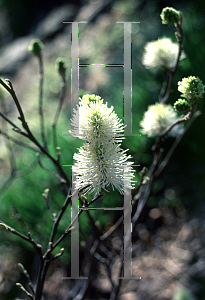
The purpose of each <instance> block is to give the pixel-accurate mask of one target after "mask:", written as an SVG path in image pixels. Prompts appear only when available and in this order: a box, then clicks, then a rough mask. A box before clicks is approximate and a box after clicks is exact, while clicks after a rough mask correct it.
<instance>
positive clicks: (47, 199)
mask: <svg viewBox="0 0 205 300" xmlns="http://www.w3.org/2000/svg"><path fill="white" fill-rule="evenodd" d="M42 196H43V198H44V200H45V202H46V206H47V208H48V210H49V211H50V213H51V215H52V217H53V222H56V213H54V212H53V211H52V209H51V207H50V201H49V189H45V191H44V193H43V194H42Z"/></svg>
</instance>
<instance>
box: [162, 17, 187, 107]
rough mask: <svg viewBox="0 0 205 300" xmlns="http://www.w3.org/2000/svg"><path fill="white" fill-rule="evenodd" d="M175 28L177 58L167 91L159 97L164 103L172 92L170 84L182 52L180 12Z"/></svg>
mask: <svg viewBox="0 0 205 300" xmlns="http://www.w3.org/2000/svg"><path fill="white" fill-rule="evenodd" d="M176 28H177V30H178V32H176V33H175V35H176V38H177V40H178V44H179V50H178V55H177V60H176V63H175V66H174V69H173V70H172V71H170V77H169V84H168V88H167V93H166V94H165V96H164V97H163V98H162V99H161V101H160V103H166V102H167V101H168V100H169V97H170V95H171V93H172V85H173V79H174V75H175V73H176V70H177V67H178V65H179V59H180V56H181V53H182V42H183V30H182V14H181V13H180V18H179V22H178V24H177V25H176Z"/></svg>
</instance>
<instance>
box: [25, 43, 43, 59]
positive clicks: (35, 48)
mask: <svg viewBox="0 0 205 300" xmlns="http://www.w3.org/2000/svg"><path fill="white" fill-rule="evenodd" d="M43 48H44V45H43V43H42V42H41V41H40V40H39V39H33V40H31V42H30V45H29V47H28V50H29V51H30V52H31V53H33V54H34V55H36V56H39V55H40V54H41V52H42V50H43Z"/></svg>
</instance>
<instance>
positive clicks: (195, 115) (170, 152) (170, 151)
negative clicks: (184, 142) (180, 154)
mask: <svg viewBox="0 0 205 300" xmlns="http://www.w3.org/2000/svg"><path fill="white" fill-rule="evenodd" d="M200 115H201V112H200V111H197V112H195V114H194V115H193V117H192V118H191V120H190V121H189V123H188V124H187V125H186V127H185V128H184V129H183V130H182V132H181V133H180V134H179V135H178V136H177V138H176V140H175V142H174V144H173V145H172V147H171V148H170V150H169V152H168V153H167V155H166V157H165V158H164V160H163V162H162V163H161V165H160V166H159V168H158V169H157V171H156V172H155V177H158V176H159V175H160V174H161V172H162V171H163V170H164V168H165V167H166V165H167V164H168V162H169V160H170V158H171V156H172V154H173V153H174V151H175V149H176V147H177V146H178V144H179V143H180V141H181V139H182V137H183V136H184V134H185V133H186V132H187V130H188V129H189V128H190V126H191V125H192V123H193V122H194V121H195V119H196V118H197V117H198V116H200Z"/></svg>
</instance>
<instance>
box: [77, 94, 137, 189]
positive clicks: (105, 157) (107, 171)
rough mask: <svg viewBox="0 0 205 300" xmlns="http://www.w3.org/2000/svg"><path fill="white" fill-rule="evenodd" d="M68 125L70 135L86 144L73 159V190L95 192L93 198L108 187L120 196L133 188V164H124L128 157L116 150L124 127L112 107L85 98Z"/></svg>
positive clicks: (101, 100) (97, 98)
mask: <svg viewBox="0 0 205 300" xmlns="http://www.w3.org/2000/svg"><path fill="white" fill-rule="evenodd" d="M78 121H79V124H77V122H78ZM71 125H72V126H73V130H72V131H71V134H72V135H73V136H76V137H79V138H80V139H83V140H86V141H87V143H86V144H84V145H83V146H82V147H81V148H80V149H78V150H79V153H75V154H74V156H73V158H74V159H75V160H76V163H75V164H74V166H73V170H74V172H75V173H76V182H75V188H76V189H81V188H83V187H86V188H85V189H84V192H85V193H87V192H89V193H92V192H93V191H94V190H96V189H97V194H99V193H100V191H101V189H103V190H106V187H107V186H109V185H111V186H112V188H113V190H114V187H115V188H116V189H118V190H119V191H120V193H121V194H123V193H124V189H125V188H130V189H131V188H133V187H132V182H133V181H132V178H133V177H134V175H133V172H134V170H133V169H132V167H131V165H132V164H133V163H132V162H128V161H127V160H128V159H130V158H131V156H127V155H126V154H125V152H126V151H128V150H122V149H121V148H120V146H121V144H120V142H121V141H122V139H123V138H124V137H123V130H124V126H123V124H122V121H121V120H120V119H119V118H118V117H117V115H116V114H115V112H114V111H113V107H111V108H108V107H107V103H106V104H103V99H101V97H100V96H95V95H85V96H83V97H82V99H80V103H79V107H78V108H77V110H74V115H73V118H72V119H71Z"/></svg>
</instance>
